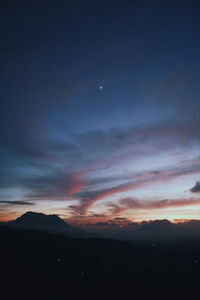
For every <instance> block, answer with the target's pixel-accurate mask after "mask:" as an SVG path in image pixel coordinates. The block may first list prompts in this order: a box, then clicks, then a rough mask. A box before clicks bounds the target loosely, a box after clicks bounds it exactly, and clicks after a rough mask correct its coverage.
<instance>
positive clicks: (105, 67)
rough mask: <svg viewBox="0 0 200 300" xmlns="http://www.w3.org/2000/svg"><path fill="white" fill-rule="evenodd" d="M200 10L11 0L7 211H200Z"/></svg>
mask: <svg viewBox="0 0 200 300" xmlns="http://www.w3.org/2000/svg"><path fill="white" fill-rule="evenodd" d="M199 20H200V5H199V4H198V1H59V2H58V1H28V2H27V1H4V3H3V5H2V9H1V13H0V28H1V29H0V30H1V50H0V51H1V101H0V154H1V158H0V176H1V179H2V180H1V183H0V213H1V219H8V218H12V216H16V215H19V214H20V213H21V212H24V211H26V210H27V209H31V210H35V211H43V212H54V213H58V214H60V215H62V216H63V217H65V218H69V217H70V218H71V219H72V221H74V222H75V221H76V222H79V220H83V219H84V220H86V221H87V222H88V220H89V221H91V222H94V221H99V220H103V221H104V220H108V219H109V218H112V217H116V216H122V217H127V218H130V219H137V220H142V219H154V218H164V217H166V218H169V219H174V218H199V211H198V207H199V201H200V199H199V197H198V192H195V193H194V192H192V191H193V190H192V191H191V189H192V187H193V186H195V183H196V181H198V180H199V173H200V172H199V170H200V169H199V146H200V143H199V127H200V124H199V123H200V115H199V114H200V113H199V112H200V100H199V95H200V87H199V79H200V71H199V69H200V60H199V53H200V40H199V33H200V21H199ZM127 199H129V200H128V201H127ZM165 200H169V202H168V203H169V204H168V205H167V204H166V203H167V202H160V201H165ZM14 201H15V202H14ZM179 201H180V202H179ZM184 201H185V202H184ZM161 203H162V204H161Z"/></svg>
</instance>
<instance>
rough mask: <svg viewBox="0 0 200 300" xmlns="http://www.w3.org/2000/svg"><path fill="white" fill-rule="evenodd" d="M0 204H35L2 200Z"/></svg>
mask: <svg viewBox="0 0 200 300" xmlns="http://www.w3.org/2000/svg"><path fill="white" fill-rule="evenodd" d="M0 203H2V204H6V205H35V203H33V202H28V201H20V200H19V201H17V200H16V201H6V200H5V201H4V200H0Z"/></svg>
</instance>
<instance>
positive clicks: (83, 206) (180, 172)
mask: <svg viewBox="0 0 200 300" xmlns="http://www.w3.org/2000/svg"><path fill="white" fill-rule="evenodd" d="M196 172H197V173H198V172H199V166H198V165H191V166H187V167H182V168H179V169H171V170H161V171H149V172H142V173H140V174H135V175H132V178H133V181H128V182H127V183H124V184H121V185H117V186H114V187H111V188H105V189H101V190H95V191H84V192H80V193H77V194H75V195H74V198H76V199H79V200H80V201H81V203H80V204H79V205H76V206H73V209H74V210H75V211H76V213H79V214H86V212H87V210H88V209H89V208H90V207H91V206H92V205H93V204H95V203H96V202H97V201H99V200H101V199H103V198H105V197H108V196H110V195H113V194H116V193H122V192H125V191H129V190H134V189H137V188H141V187H143V186H146V185H149V184H152V183H155V182H162V181H168V180H171V179H173V178H176V177H180V176H185V175H189V174H193V173H196ZM130 177H131V176H129V178H130ZM116 209H118V208H117V207H116Z"/></svg>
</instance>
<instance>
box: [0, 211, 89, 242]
mask: <svg viewBox="0 0 200 300" xmlns="http://www.w3.org/2000/svg"><path fill="white" fill-rule="evenodd" d="M5 225H8V226H11V227H14V228H21V229H35V230H40V231H46V232H49V233H57V234H64V235H68V236H71V237H77V238H87V237H91V236H94V235H92V234H91V233H88V232H86V231H84V230H82V229H79V228H76V227H73V226H71V225H69V224H67V223H66V222H65V221H64V220H62V219H61V218H59V217H58V216H57V215H46V214H43V213H36V212H32V211H28V212H26V213H25V214H23V215H21V216H20V217H19V218H17V219H16V220H12V221H9V222H7V223H5Z"/></svg>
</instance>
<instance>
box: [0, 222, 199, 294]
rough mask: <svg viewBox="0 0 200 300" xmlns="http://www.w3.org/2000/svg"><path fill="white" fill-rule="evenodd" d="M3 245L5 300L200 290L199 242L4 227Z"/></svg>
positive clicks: (1, 232)
mask: <svg viewBox="0 0 200 300" xmlns="http://www.w3.org/2000/svg"><path fill="white" fill-rule="evenodd" d="M0 243H1V248H0V249H1V250H0V252H1V253H0V265H1V294H2V295H4V297H3V298H2V299H116V298H118V297H119V298H120V297H123V298H124V299H138V297H140V298H142V297H145V298H146V297H150V296H151V295H153V296H154V297H156V296H158V298H160V299H161V298H164V297H170V295H172V294H173V297H172V298H174V297H175V296H176V295H177V296H179V298H180V297H181V296H182V295H183V296H186V295H188V297H191V296H192V295H194V294H195V293H196V292H198V289H199V288H198V284H199V275H200V241H198V240H189V241H187V240H176V241H173V242H169V241H167V242H164V241H162V242H159V241H145V242H144V241H143V242H142V241H140V242H139V241H137V242H132V243H130V242H125V241H117V240H112V239H100V238H96V239H94V238H93V239H74V238H70V237H66V236H62V235H55V234H50V233H45V232H39V231H34V230H21V229H13V228H9V227H5V226H0ZM126 295H127V296H126ZM128 295H129V296H128Z"/></svg>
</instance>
